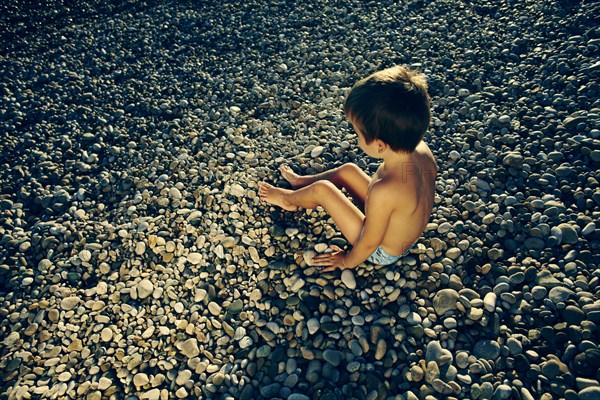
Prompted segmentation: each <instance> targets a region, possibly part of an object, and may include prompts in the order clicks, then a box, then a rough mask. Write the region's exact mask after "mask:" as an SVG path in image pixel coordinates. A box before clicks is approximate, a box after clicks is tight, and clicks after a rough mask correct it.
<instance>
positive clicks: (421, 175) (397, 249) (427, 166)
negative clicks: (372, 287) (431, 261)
mask: <svg viewBox="0 0 600 400" xmlns="http://www.w3.org/2000/svg"><path fill="white" fill-rule="evenodd" d="M388 167H389V166H386V165H385V163H382V164H381V165H380V167H379V168H378V169H377V172H375V174H374V175H373V177H372V179H371V183H370V184H369V194H370V192H371V187H372V186H373V185H374V184H378V185H382V186H383V188H385V192H387V193H384V194H385V195H386V196H389V198H390V199H393V201H392V202H391V203H392V204H393V206H392V207H391V212H390V214H389V221H388V222H387V229H386V230H385V234H384V237H383V241H382V242H381V246H382V247H383V249H384V250H385V251H387V252H388V253H389V254H402V253H403V252H404V251H405V250H406V249H407V248H409V247H410V246H411V245H412V244H413V243H414V242H415V241H416V240H417V239H418V238H419V236H420V235H421V233H422V232H423V231H424V230H425V227H426V226H427V222H428V220H429V217H430V215H431V211H432V208H433V203H434V196H435V179H436V174H437V167H436V162H435V159H434V157H433V154H432V153H431V150H430V149H429V146H427V144H426V143H425V142H421V143H420V144H419V145H418V146H417V148H416V149H415V151H414V152H413V153H410V154H408V155H407V159H405V160H402V161H399V162H398V164H395V165H393V167H394V168H388ZM382 192H383V190H382ZM368 198H369V195H367V199H368ZM366 203H367V204H368V203H369V201H368V200H367V202H366ZM369 211H370V210H368V209H365V217H366V219H367V220H368V219H369V217H370V212H369ZM381 223H382V224H385V223H386V221H381Z"/></svg>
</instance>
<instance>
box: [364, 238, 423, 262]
mask: <svg viewBox="0 0 600 400" xmlns="http://www.w3.org/2000/svg"><path fill="white" fill-rule="evenodd" d="M415 243H417V242H415ZM415 243H413V244H411V245H410V246H409V247H408V249H406V250H405V251H404V253H402V254H401V255H399V256H391V255H389V254H388V253H387V252H386V251H385V250H383V248H382V247H381V246H379V247H378V248H377V250H375V252H374V253H373V254H371V255H370V256H369V258H367V261H368V262H370V263H373V264H377V265H390V264H393V263H395V262H396V261H398V260H399V259H401V258H402V257H404V256H405V255H407V254H408V253H409V252H410V249H412V248H413V246H414V245H415Z"/></svg>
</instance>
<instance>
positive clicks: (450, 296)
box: [433, 289, 459, 315]
mask: <svg viewBox="0 0 600 400" xmlns="http://www.w3.org/2000/svg"><path fill="white" fill-rule="evenodd" d="M458 298H459V295H458V292H457V291H456V290H454V289H442V290H440V291H438V292H437V293H436V294H435V296H434V297H433V308H434V310H435V312H436V314H437V315H444V314H445V313H446V311H451V310H456V307H457V302H458Z"/></svg>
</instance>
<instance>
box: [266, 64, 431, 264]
mask: <svg viewBox="0 0 600 400" xmlns="http://www.w3.org/2000/svg"><path fill="white" fill-rule="evenodd" d="M344 113H345V114H346V116H347V117H348V119H349V120H350V122H351V123H352V125H353V127H354V130H355V131H356V134H357V135H358V145H359V146H360V148H361V149H362V150H363V151H364V152H365V153H366V154H367V155H368V156H370V157H374V158H380V159H382V160H383V162H382V163H381V165H380V166H379V168H378V169H377V172H375V175H373V177H371V178H369V176H368V175H367V174H365V173H364V172H363V171H362V170H361V169H360V168H359V167H358V166H356V165H355V164H352V163H348V164H344V165H342V166H340V167H337V168H334V169H332V170H328V171H325V172H322V173H319V174H316V175H306V176H301V175H298V174H296V173H294V172H293V171H292V170H291V169H290V168H289V167H288V166H281V167H280V172H281V174H282V176H283V177H284V178H285V179H286V180H287V181H288V182H289V183H290V184H291V185H292V187H293V188H294V190H288V189H283V188H277V187H274V186H272V185H269V184H268V183H266V182H261V184H260V186H259V196H260V198H261V199H263V200H264V201H266V202H268V203H270V204H273V205H276V206H279V207H281V208H283V209H285V210H288V211H295V210H296V209H297V208H298V207H303V208H314V207H317V206H322V207H323V208H325V210H326V211H327V212H328V213H329V215H331V217H332V218H333V220H334V222H335V224H336V225H337V227H338V229H339V230H340V231H341V232H342V234H343V235H344V236H345V237H346V239H347V240H348V242H349V243H351V244H352V250H351V251H349V252H348V253H345V252H344V251H342V250H341V249H340V248H337V247H335V249H334V251H333V252H332V253H328V254H321V255H318V256H316V257H315V258H314V259H313V260H312V265H314V266H318V267H321V268H323V267H326V268H323V269H322V270H321V272H328V271H332V270H334V269H336V268H340V269H345V268H354V267H356V266H357V265H359V264H361V263H362V262H364V261H365V260H367V261H369V262H371V263H374V264H380V265H388V264H393V263H395V262H396V261H397V260H398V259H400V258H401V257H402V256H404V255H406V254H407V253H408V251H409V250H410V248H411V247H412V246H413V245H414V243H415V241H416V240H417V239H418V238H419V236H420V235H421V233H422V232H423V231H424V230H425V227H426V225H427V221H428V220H429V217H430V215H431V210H432V208H433V202H434V193H435V177H436V173H437V166H436V163H435V159H434V157H433V154H432V153H431V150H430V149H429V147H428V146H427V144H425V142H424V141H423V136H424V135H425V132H426V131H427V128H428V127H429V121H430V117H431V114H430V101H429V95H428V93H427V82H426V79H425V76H424V75H423V74H421V73H419V72H417V71H412V70H410V69H408V68H406V67H401V66H396V67H392V68H388V69H385V70H383V71H379V72H376V73H374V74H372V75H370V76H368V77H367V78H365V79H363V80H361V81H359V82H358V83H357V84H356V85H354V87H353V88H352V90H351V91H350V93H349V95H348V97H347V99H346V102H345V104H344ZM342 188H343V189H346V191H347V192H348V194H349V195H350V196H351V197H352V199H353V200H354V201H355V203H357V204H354V203H353V202H352V201H351V200H350V199H349V198H348V197H346V196H345V194H344V193H343V192H342V191H341V189H342Z"/></svg>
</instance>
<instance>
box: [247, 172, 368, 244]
mask: <svg viewBox="0 0 600 400" xmlns="http://www.w3.org/2000/svg"><path fill="white" fill-rule="evenodd" d="M258 193H259V196H260V198H261V199H263V200H265V201H266V202H268V203H271V204H273V205H276V206H279V207H281V208H283V209H285V210H289V211H294V210H296V208H297V207H303V208H315V207H317V206H322V207H323V208H325V210H326V211H327V213H329V215H330V216H331V218H333V221H334V222H335V224H336V225H337V227H338V229H339V230H340V231H341V232H342V234H343V235H344V236H345V237H346V240H348V242H349V243H351V244H354V243H355V242H356V241H357V240H358V238H359V236H360V232H361V230H362V228H363V224H364V219H365V216H364V214H363V213H362V212H361V211H360V210H359V209H358V207H356V206H355V205H354V204H353V203H352V202H351V201H350V199H348V198H347V197H346V196H345V195H344V194H343V193H342V192H341V190H340V189H338V188H337V187H336V186H335V185H334V184H333V183H332V182H330V181H326V180H320V181H316V182H313V183H312V184H310V185H308V186H305V187H303V188H300V189H298V190H288V189H281V188H277V187H274V186H271V185H269V184H268V183H265V182H261V184H260V186H259V189H258Z"/></svg>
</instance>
